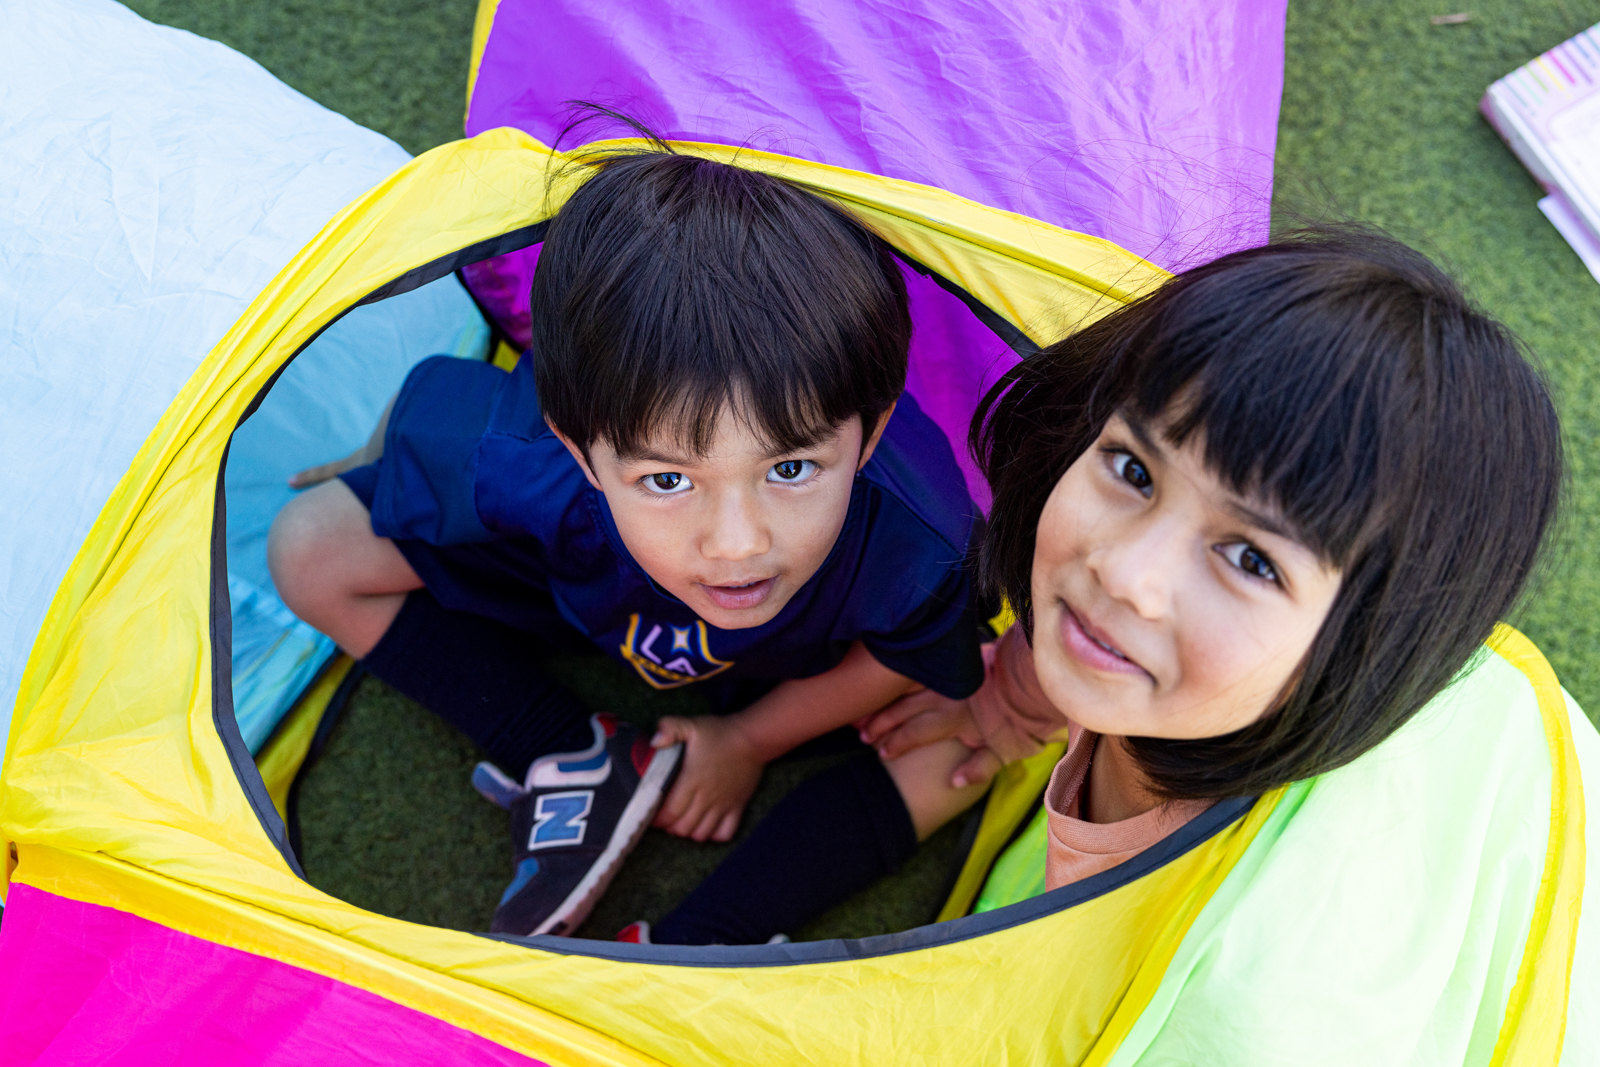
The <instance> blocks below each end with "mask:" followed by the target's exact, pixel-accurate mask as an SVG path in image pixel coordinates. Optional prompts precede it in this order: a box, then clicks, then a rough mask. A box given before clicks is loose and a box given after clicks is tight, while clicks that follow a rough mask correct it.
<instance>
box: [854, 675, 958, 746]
mask: <svg viewBox="0 0 1600 1067" xmlns="http://www.w3.org/2000/svg"><path fill="white" fill-rule="evenodd" d="M952 737H953V738H955V739H956V740H958V741H960V742H961V743H962V744H964V745H966V746H967V747H968V748H981V747H983V735H982V734H980V733H979V732H978V724H977V723H976V722H975V721H974V720H973V718H972V709H971V708H970V707H968V705H967V702H966V701H965V700H951V699H950V698H949V697H946V696H940V695H939V694H938V693H935V692H934V691H933V690H931V689H922V690H918V691H917V692H915V693H912V694H910V695H909V696H904V697H901V698H900V699H899V700H897V701H895V702H894V703H893V704H890V705H889V706H888V707H886V708H884V709H883V710H882V711H880V712H878V713H876V714H874V715H871V716H869V717H868V718H867V719H866V720H865V721H864V722H863V723H862V726H861V740H862V741H863V742H865V743H866V744H869V745H871V746H872V747H874V748H876V749H877V750H878V755H879V756H881V757H883V758H884V759H886V760H891V759H894V758H895V757H897V756H902V755H904V754H905V753H907V752H910V751H911V750H912V749H914V748H921V747H923V746H924V745H931V744H933V743H934V742H936V741H943V740H946V739H947V738H952Z"/></svg>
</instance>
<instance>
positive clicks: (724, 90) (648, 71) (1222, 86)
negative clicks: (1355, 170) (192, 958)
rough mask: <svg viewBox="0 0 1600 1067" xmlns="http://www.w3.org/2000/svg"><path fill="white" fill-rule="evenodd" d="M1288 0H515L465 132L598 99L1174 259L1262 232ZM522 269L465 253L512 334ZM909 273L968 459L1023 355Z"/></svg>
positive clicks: (950, 417) (527, 269)
mask: <svg viewBox="0 0 1600 1067" xmlns="http://www.w3.org/2000/svg"><path fill="white" fill-rule="evenodd" d="M1285 3H1286V0H1211V2H1209V3H1208V2H1204V0H1083V2H1077V3H1070V4H1064V3H1057V2H1037V0H1035V2H1032V3H1028V2H1023V3H1018V4H1009V5H1000V4H980V3H971V2H963V0H897V2H894V3H889V2H886V0H671V2H661V0H657V2H645V3H641V2H639V0H583V2H582V3H578V2H576V0H540V2H538V3H534V2H533V0H501V3H500V5H499V7H498V9H497V10H496V12H495V16H494V23H493V26H492V29H491V31H490V33H489V37H488V40H487V42H486V43H485V46H484V50H483V55H482V59H481V61H480V64H479V69H478V75H477V80H476V82H475V85H474V88H473V95H472V100H471V102H470V105H469V108H468V113H467V133H468V134H469V135H470V134H476V133H479V132H481V131H483V130H487V129H491V128H494V127H496V126H515V127H518V128H520V129H523V130H526V131H527V132H529V133H530V134H532V135H533V136H535V137H537V138H539V139H540V140H542V141H544V142H546V143H552V142H554V141H555V140H556V138H557V136H558V135H559V134H560V131H561V129H562V127H563V125H564V124H565V122H566V121H567V119H568V117H569V116H570V107H569V103H568V102H569V101H573V100H590V101H594V102H597V103H603V104H608V105H611V106H614V107H618V108H620V109H622V110H624V111H626V112H628V113H630V114H633V115H636V116H637V117H639V118H641V119H643V120H645V121H646V122H648V123H650V124H651V125H652V126H653V127H654V128H655V129H656V130H657V131H658V132H660V133H661V134H662V135H664V136H665V137H667V138H669V139H674V140H686V141H710V142H720V143H724V144H740V145H751V146H754V147H757V148H764V149H768V150H771V151H775V152H781V153H784V154H787V155H793V156H800V157H803V158H806V159H810V160H814V161H817V162H822V163H828V164H831V165H834V166H839V167H848V168H851V169H855V170H862V171H869V172H872V173H876V174H882V175H886V176H888V177H893V178H901V179H905V180H908V181H914V182H921V183H924V184H927V185H934V186H938V187H940V188H943V189H946V190H948V191H950V192H953V193H957V194H960V195H961V196H965V197H968V198H969V199H972V200H976V201H978V202H980V203H983V204H987V205H990V206H992V207H998V208H1003V209H1006V210H1009V211H1015V212H1019V213H1021V214H1025V215H1029V216H1032V217H1034V218H1037V219H1041V220H1044V221H1046V222H1050V223H1054V224H1055V225H1058V226H1062V227H1064V228H1067V229H1072V230H1078V231H1080V232H1083V233H1089V234H1093V235H1095V236H1098V237H1104V238H1106V239H1108V240H1111V241H1114V242H1116V243H1117V244H1119V245H1122V246H1123V247H1124V248H1127V249H1129V250H1131V251H1133V252H1136V253H1138V254H1139V255H1142V256H1144V257H1145V258H1147V259H1149V260H1150V261H1152V262H1154V263H1157V264H1159V265H1161V266H1164V267H1167V268H1169V269H1181V268H1182V267H1185V266H1189V265H1192V264H1195V263H1200V262H1204V261H1205V260H1207V259H1210V258H1213V257H1214V256H1216V255H1219V254H1221V253H1223V252H1226V251H1230V250H1232V249H1235V248H1243V247H1249V246H1251V245H1255V244H1260V243H1262V242H1263V241H1264V240H1265V239H1266V237H1267V227H1268V219H1269V203H1270V199H1271V193H1272V157H1273V149H1274V146H1275V143H1276V139H1277V121H1278V103H1279V98H1280V95H1281V92H1282V86H1283V26H1284V11H1285ZM616 133H617V131H616V130H615V129H603V128H601V127H599V126H595V127H592V128H585V130H584V132H583V134H582V135H581V137H582V139H588V138H590V137H595V136H614V135H616ZM571 140H572V138H571V137H569V138H568V141H569V142H571ZM530 274H531V261H530V260H529V258H528V257H527V256H526V255H525V254H515V253H514V254H513V255H512V256H509V257H502V260H500V261H491V262H490V263H487V264H483V265H479V266H478V267H477V268H475V269H473V270H470V271H469V272H468V274H467V277H468V282H469V284H470V285H471V286H472V288H473V290H474V292H475V293H476V294H477V295H478V297H479V299H480V300H482V301H483V302H484V303H485V305H486V306H487V307H488V308H489V309H490V310H491V312H493V313H494V314H495V315H496V317H497V318H498V319H499V320H500V324H501V326H502V327H503V328H505V329H506V330H507V332H509V333H510V334H511V335H512V337H513V338H514V339H516V340H518V341H519V342H521V341H525V339H526V336H527V335H526V314H527V310H526V300H527V297H526V282H527V278H528V276H530ZM907 279H908V282H909V283H910V284H911V288H912V299H913V302H914V303H915V304H916V314H917V315H918V319H917V322H918V330H917V337H916V339H915V340H914V342H913V353H912V381H911V388H912V391H913V393H914V395H916V396H917V397H918V399H919V400H921V401H922V403H923V404H924V406H925V407H927V408H929V409H930V410H931V411H933V412H934V413H935V416H936V417H937V418H938V419H939V421H940V423H941V425H943V426H944V427H945V430H946V432H947V433H948V434H949V435H950V437H951V439H952V441H953V442H954V443H955V444H956V446H957V452H958V454H959V455H961V456H962V458H963V459H965V449H964V448H963V447H962V441H963V440H964V438H965V432H966V421H967V419H968V418H969V417H970V415H971V412H972V408H973V405H974V403H975V401H976V398H977V397H978V396H980V395H981V388H982V386H983V385H984V384H986V383H988V382H991V381H993V380H994V378H995V377H996V376H997V375H998V374H999V373H1002V372H1003V371H1004V369H1005V367H1006V366H1009V364H1010V363H1011V362H1013V361H1014V359H1015V357H1014V355H1012V354H1011V353H1010V352H1009V351H1008V350H1006V349H1005V348H1004V346H1003V345H1000V344H998V342H997V341H996V339H995V337H994V335H993V334H992V333H990V332H989V331H988V330H987V329H986V328H985V327H983V326H982V324H981V323H979V322H978V320H977V319H976V318H975V317H974V316H973V314H972V313H971V312H970V311H969V310H968V309H967V308H966V306H965V305H964V304H963V303H962V302H961V301H960V300H959V299H957V298H956V297H953V296H951V295H950V294H948V293H946V292H945V291H944V290H943V289H940V288H939V287H938V286H937V285H936V284H934V283H932V282H930V281H928V280H927V279H924V278H921V277H920V276H917V275H915V274H911V273H908V275H907ZM519 314H520V315H521V316H522V319H521V321H518V315H519ZM935 324H937V327H935ZM1036 340H1039V341H1041V342H1044V341H1049V340H1052V338H1036ZM975 488H976V489H978V490H979V491H980V494H981V497H982V498H984V499H986V498H987V493H986V492H982V490H981V485H977V486H975Z"/></svg>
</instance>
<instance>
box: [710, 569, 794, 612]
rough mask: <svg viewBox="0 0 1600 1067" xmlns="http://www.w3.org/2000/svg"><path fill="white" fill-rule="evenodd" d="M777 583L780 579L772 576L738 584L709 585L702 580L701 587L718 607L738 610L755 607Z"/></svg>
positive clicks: (725, 609)
mask: <svg viewBox="0 0 1600 1067" xmlns="http://www.w3.org/2000/svg"><path fill="white" fill-rule="evenodd" d="M777 583H778V579H777V578H776V577H772V578H757V579H754V580H752V581H748V582H741V583H739V584H737V585H707V584H706V583H704V582H701V583H700V588H701V589H704V590H705V592H706V596H707V597H709V598H710V599H711V602H712V603H713V604H715V605H716V606H717V607H719V608H721V609H723V610H724V611H738V610H739V609H741V608H753V607H755V606H756V605H757V604H760V603H761V602H762V601H763V600H766V599H767V597H768V596H770V595H771V594H772V589H773V586H775V585H777Z"/></svg>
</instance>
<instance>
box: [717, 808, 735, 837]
mask: <svg viewBox="0 0 1600 1067" xmlns="http://www.w3.org/2000/svg"><path fill="white" fill-rule="evenodd" d="M738 829H739V813H738V812H736V811H730V812H729V813H728V814H726V815H724V816H723V817H722V821H721V822H720V823H718V824H717V832H716V833H714V834H712V835H711V839H712V840H713V841H732V840H733V835H734V831H736V830H738Z"/></svg>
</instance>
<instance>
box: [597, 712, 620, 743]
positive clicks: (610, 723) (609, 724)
mask: <svg viewBox="0 0 1600 1067" xmlns="http://www.w3.org/2000/svg"><path fill="white" fill-rule="evenodd" d="M595 718H596V719H597V720H599V722H600V729H602V730H604V731H605V732H606V736H607V737H616V736H617V717H616V716H615V715H612V714H611V713H609V712H605V711H602V712H600V713H599V714H597V715H596V716H595Z"/></svg>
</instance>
